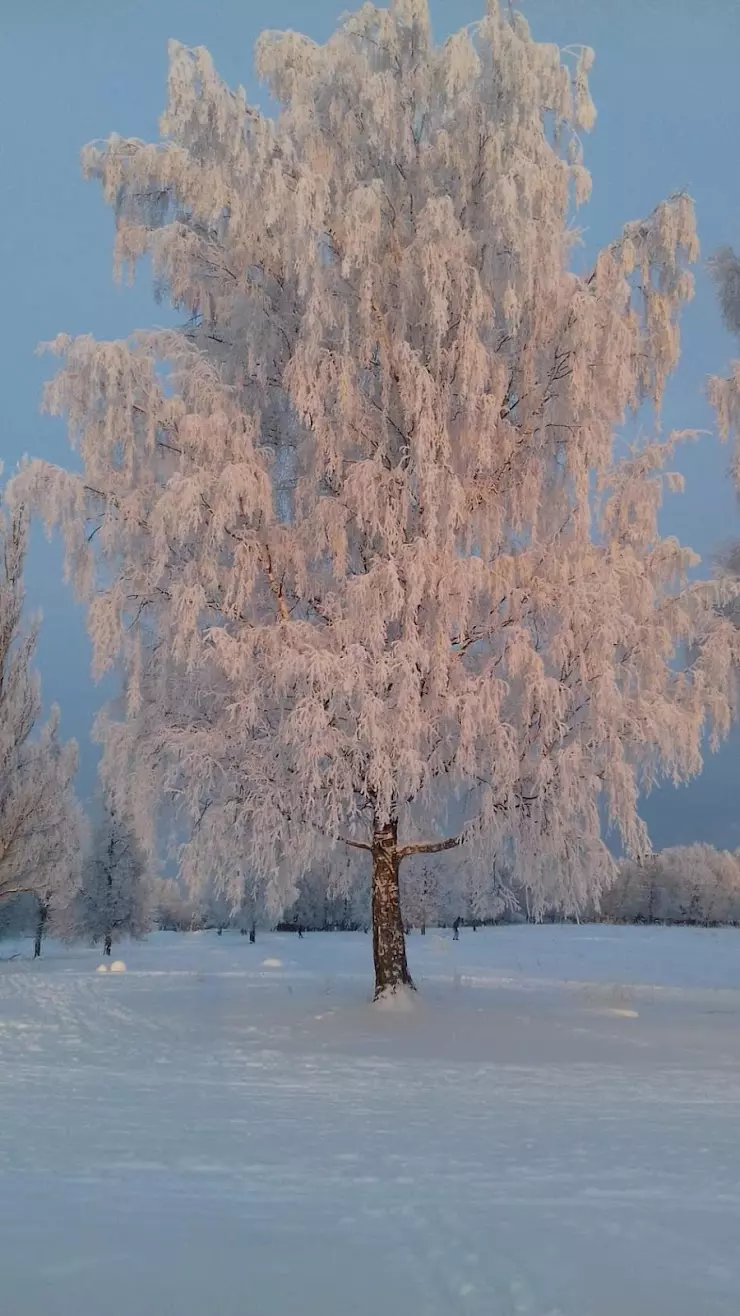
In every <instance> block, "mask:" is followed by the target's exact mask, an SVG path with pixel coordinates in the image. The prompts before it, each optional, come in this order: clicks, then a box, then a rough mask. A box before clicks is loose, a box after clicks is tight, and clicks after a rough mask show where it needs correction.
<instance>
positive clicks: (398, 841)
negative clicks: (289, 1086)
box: [16, 0, 737, 994]
mask: <svg viewBox="0 0 740 1316" xmlns="http://www.w3.org/2000/svg"><path fill="white" fill-rule="evenodd" d="M590 63H591V52H590V51H588V50H583V51H581V52H580V53H578V52H576V54H575V56H573V58H571V56H569V55H565V56H563V57H561V54H560V52H559V51H558V50H557V49H556V48H555V47H553V46H549V45H541V44H538V43H536V42H535V41H534V40H533V39H532V38H531V36H530V33H529V29H528V27H527V24H526V22H525V21H524V19H523V18H522V17H521V16H520V15H518V14H515V13H513V12H502V11H501V9H500V8H499V5H498V4H497V3H496V0H488V6H487V14H486V16H485V17H484V18H483V19H482V20H481V21H480V22H479V23H477V24H474V25H472V26H470V27H467V28H465V29H463V30H462V31H460V32H458V33H456V34H455V35H454V36H452V37H451V38H450V39H449V40H447V41H445V42H444V43H443V44H442V45H440V46H437V45H435V44H434V42H433V40H432V36H431V32H430V24H429V13H428V6H427V3H426V0H393V2H392V3H391V5H390V7H389V8H388V9H382V8H376V7H375V6H373V5H372V4H366V5H363V6H362V8H361V9H360V10H359V11H358V13H356V14H353V15H350V16H349V17H347V18H346V19H345V20H344V21H343V22H342V24H341V26H340V27H339V29H338V31H337V32H336V33H335V34H334V35H333V36H332V37H331V39H330V40H329V41H328V42H327V43H326V44H324V45H318V44H316V43H315V42H313V41H311V40H309V39H308V38H306V37H302V36H299V35H297V34H295V33H292V32H291V33H285V34H274V33H266V34H264V35H263V36H262V38H261V39H260V41H259V43H258V47H257V68H258V72H259V74H260V76H261V77H262V79H263V80H264V82H265V83H266V86H267V89H268V91H269V93H270V95H271V96H272V97H273V98H274V100H275V101H276V102H277V103H278V105H279V113H278V116H277V118H275V119H271V118H269V117H266V116H264V115H262V114H260V113H259V112H258V111H257V110H256V109H253V108H252V107H249V106H248V105H247V104H246V101H245V98H244V95H243V93H242V92H241V91H239V92H236V93H233V92H231V91H230V90H229V89H228V88H227V87H225V86H224V84H223V83H222V82H221V81H220V79H219V78H218V77H217V75H216V73H215V72H214V69H213V66H212V63H211V60H210V58H209V56H208V54H207V52H206V51H204V50H202V49H198V50H188V49H186V48H184V47H183V46H181V45H179V44H177V43H173V44H172V45H171V48H170V72H169V97H168V105H167V109H166V112H165V114H164V116H163V119H162V125H161V128H162V139H161V141H160V142H159V143H156V144H154V145H148V144H146V143H143V142H141V141H138V140H131V139H123V138H120V137H118V136H114V137H111V138H110V140H109V141H108V142H107V143H105V144H103V145H95V146H92V147H89V148H88V149H87V150H86V151H85V154H84V168H85V171H86V173H87V174H88V175H89V176H92V177H95V178H97V179H99V180H100V181H101V183H102V186H103V192H104V196H105V198H106V199H107V201H108V202H109V203H110V204H111V206H112V207H113V209H114V212H115V219H116V243H115V260H116V265H117V267H118V269H119V270H121V269H123V268H124V267H127V266H129V267H131V269H133V267H134V266H135V264H136V262H137V261H138V260H140V259H141V258H143V257H149V258H151V261H152V265H153V270H154V276H155V280H156V286H157V290H158V292H159V293H160V294H161V296H163V297H165V298H166V299H168V300H169V301H170V302H171V304H172V305H173V306H174V307H176V308H178V309H179V310H180V311H181V312H183V313H184V314H185V315H186V317H187V319H186V321H185V323H184V324H183V325H182V327H181V328H179V329H175V330H167V331H155V332H147V333H140V334H137V335H136V336H135V337H134V338H133V339H132V340H131V341H128V342H114V343H97V342H94V341H93V340H92V339H90V338H87V337H85V338H79V339H75V340H71V339H69V338H67V337H61V338H59V339H58V340H57V341H56V343H55V345H54V350H55V351H57V352H58V353H59V354H61V355H62V356H64V358H65V364H64V367H63V369H62V371H61V373H60V374H59V375H58V377H57V378H56V380H55V381H54V383H53V384H52V385H51V386H50V388H49V391H48V394H47V405H48V407H49V409H50V410H51V411H53V412H64V413H66V414H67V416H68V419H69V425H70V430H71V434H72V436H73V438H74V439H75V441H76V442H77V443H78V446H79V453H80V458H81V463H82V474H80V475H77V474H71V473H68V472H66V471H62V470H59V469H56V468H54V467H50V466H49V465H47V464H45V463H33V464H31V465H30V466H29V467H28V468H27V469H26V470H25V471H24V472H23V474H22V475H21V477H20V479H19V480H18V482H17V485H16V491H17V492H16V496H25V497H32V498H33V499H34V501H35V503H36V505H37V506H39V507H41V508H42V509H43V511H44V514H45V516H46V519H47V521H48V523H49V524H50V525H52V524H55V523H56V524H59V525H61V527H62V531H63V534H64V538H65V543H66V551H67V558H68V562H69V564H70V569H71V572H72V575H73V578H74V580H75V582H76V586H77V589H78V591H79V593H80V595H81V596H82V597H83V598H85V599H86V600H87V602H88V604H89V625H90V632H91V635H92V638H93V642H94V647H95V663H96V667H97V669H98V670H99V671H100V670H103V669H105V668H106V667H108V666H110V665H111V664H113V663H119V664H120V667H121V669H122V670H123V671H124V672H125V674H126V708H125V714H124V715H123V716H121V715H119V714H118V713H117V712H116V711H115V710H113V711H111V712H109V714H108V715H107V716H106V717H104V718H103V719H101V723H100V729H99V730H100V736H101V738H102V741H103V746H104V772H105V774H106V779H107V781H108V783H109V787H110V789H111V790H112V791H113V792H114V794H115V795H116V796H117V797H119V798H121V799H122V800H123V801H124V803H125V807H126V808H127V809H130V811H131V816H132V818H133V819H135V823H136V827H137V831H138V833H139V835H140V836H141V837H142V838H143V840H144V841H145V842H146V843H147V844H148V845H149V847H150V848H152V847H153V845H154V839H155V836H156V828H155V817H154V815H155V811H156V806H157V804H158V803H159V802H162V801H171V802H173V807H174V808H176V810H177V811H178V812H179V815H180V818H179V822H178V825H179V826H182V820H183V819H186V820H187V821H188V823H189V824H190V826H191V827H192V834H191V839H190V841H189V842H188V844H187V845H186V847H185V850H184V851H183V854H182V859H183V865H184V871H185V872H186V874H189V875H190V877H191V878H192V880H193V881H195V880H197V875H198V874H199V873H201V872H204V871H213V870H214V869H216V870H218V871H219V872H221V873H222V874H223V875H224V881H225V883H226V884H227V886H228V887H229V888H230V889H232V891H233V892H238V890H239V887H240V883H241V881H242V873H243V871H244V867H245V866H247V867H248V868H249V871H250V872H253V873H254V874H255V876H256V878H257V880H258V881H259V882H260V884H261V886H262V888H263V890H264V893H265V898H266V899H267V900H268V902H270V904H271V905H272V906H273V907H274V908H276V909H278V908H283V907H286V906H289V905H290V904H291V902H292V901H293V900H294V899H295V896H296V891H297V884H298V882H299V881H300V879H301V876H302V875H303V874H305V873H307V872H308V871H310V870H318V871H321V872H323V873H325V874H326V880H327V882H328V883H331V882H333V880H334V879H333V875H332V869H333V866H334V864H335V863H339V864H344V863H345V862H346V850H347V848H349V849H352V850H353V851H354V853H355V858H356V861H357V862H358V863H362V864H365V865H367V872H368V876H369V874H370V871H371V873H372V917H373V950H374V960H375V980H376V994H380V993H381V992H384V991H386V990H395V989H396V988H397V987H398V986H399V985H401V984H408V983H410V976H409V972H408V967H407V963H406V954H405V945H404V935H403V923H402V916H401V908H400V898H399V868H400V865H401V864H402V863H403V862H404V861H405V860H407V859H409V858H411V857H413V856H418V855H429V854H433V853H436V852H440V851H448V850H450V851H452V850H455V851H459V852H460V856H461V858H462V857H463V854H464V860H465V862H464V865H463V868H462V872H463V873H464V874H468V875H469V874H470V872H471V869H472V868H475V867H476V866H477V867H478V869H479V872H480V873H481V874H483V875H486V874H488V875H490V873H491V872H492V868H493V862H494V858H495V857H496V856H497V855H498V854H499V853H505V855H506V858H507V862H509V861H510V862H511V864H512V866H513V868H514V869H515V870H516V871H517V872H518V874H519V876H520V880H521V881H522V882H523V883H526V885H527V887H528V889H529V891H530V893H531V903H532V908H533V910H534V911H535V913H536V911H537V910H539V909H542V908H544V907H545V906H546V905H548V904H555V903H558V904H560V905H561V906H562V907H563V908H565V909H566V910H574V909H577V908H578V907H579V905H580V904H581V903H582V902H583V901H584V900H585V899H586V898H587V897H597V896H598V892H599V891H600V890H601V889H602V888H603V887H605V886H606V885H608V883H609V882H610V880H611V879H612V877H613V874H614V861H613V859H612V857H611V855H610V852H609V850H608V848H607V846H606V845H605V843H604V839H603V836H602V818H608V820H609V821H610V822H611V824H612V825H613V826H614V827H615V828H616V829H617V831H618V833H619V835H620V837H621V840H622V843H623V845H624V847H625V848H626V850H627V852H628V853H630V854H640V853H643V852H646V851H647V849H648V847H649V841H648V837H647V834H646V830H645V826H644V824H643V822H642V821H641V819H640V816H639V812H638V800H639V796H640V792H641V791H642V790H644V789H648V788H649V787H650V786H651V785H652V783H653V782H654V781H655V780H657V778H658V777H659V776H661V775H662V774H667V775H668V776H669V777H671V778H672V779H673V780H674V781H683V780H685V779H686V778H687V777H689V776H690V775H691V774H692V773H695V772H697V771H699V769H700V767H701V761H702V760H701V747H702V742H703V737H704V735H705V731H706V729H707V724H708V722H711V725H712V734H713V736H714V737H715V739H716V738H717V737H719V736H721V735H722V734H723V733H725V732H726V730H727V728H728V724H729V721H730V715H731V689H730V686H731V680H730V668H731V658H732V653H733V644H736V643H737V639H736V636H735V635H734V632H733V631H732V628H731V627H730V626H729V625H728V624H727V623H726V622H725V621H724V620H723V619H722V618H719V617H717V616H716V614H715V612H714V611H713V606H712V605H713V603H714V601H715V597H716V592H715V587H714V586H713V585H711V584H709V583H707V582H698V583H692V584H691V585H687V583H686V576H687V571H688V569H689V568H691V567H693V566H694V565H695V564H696V561H697V559H696V557H695V556H694V555H693V554H692V553H691V552H690V551H689V550H687V549H685V548H682V547H681V546H680V545H679V544H678V543H677V542H676V541H675V540H673V539H662V538H661V537H660V534H659V530H658V524H657V517H658V510H659V505H660V501H661V495H662V489H663V485H664V480H665V471H664V468H665V465H666V462H668V461H669V460H670V456H671V453H672V451H673V447H674V445H675V442H676V438H677V436H672V437H671V438H669V439H667V440H666V441H655V442H653V441H650V442H646V443H645V444H644V445H642V446H640V447H637V448H633V449H628V448H626V447H625V446H624V445H623V446H622V447H621V448H620V450H619V452H618V451H617V450H616V448H615V443H614V431H615V427H617V426H619V425H620V424H621V423H622V422H623V421H624V420H625V418H626V417H627V415H628V414H629V413H630V412H632V411H634V410H636V409H637V408H639V407H640V406H641V405H642V404H643V403H644V404H645V405H646V406H647V407H653V408H654V410H655V411H656V412H657V410H658V409H659V407H660V402H661V398H662V394H663V389H664V385H665V381H666V378H667V377H668V375H669V373H670V372H671V370H672V369H673V368H674V367H675V365H676V363H677V361H678V357H679V336H678V314H679V311H680V308H681V306H682V304H683V303H684V302H685V301H686V300H687V298H688V297H690V295H691V291H692V280H691V276H690V274H689V273H688V272H687V269H686V265H687V262H690V261H691V260H693V259H694V258H695V256H696V252H697V244H696V237H695V230H694V219H693V212H692V206H691V202H690V201H689V199H688V197H686V196H675V197H673V198H671V199H670V200H668V201H666V202H662V203H661V204H660V205H659V206H658V207H657V208H656V209H655V211H654V212H653V213H652V214H651V215H649V216H648V217H647V218H646V219H644V220H641V221H638V222H634V223H630V224H628V225H627V226H626V227H625V229H624V230H623V232H622V234H621V236H619V237H618V238H617V239H616V240H615V241H614V242H613V243H611V244H610V245H609V246H608V247H606V248H605V249H604V250H603V251H602V252H601V253H600V255H599V256H598V259H597V261H596V263H595V265H594V267H593V268H592V269H590V270H589V271H587V272H586V273H583V274H578V273H575V272H573V271H572V270H571V268H570V266H571V256H572V248H573V245H574V243H575V241H576V240H577V233H576V230H575V227H574V224H573V217H574V212H575V208H576V207H577V205H578V204H579V202H581V201H582V200H584V198H585V197H586V196H587V195H588V190H589V185H590V183H589V176H588V174H587V172H586V170H585V168H584V166H583V163H582V152H581V145H580V141H579V137H578V132H579V130H580V129H587V128H589V127H590V125H591V123H592V120H593V117H594V111H593V106H592V103H591V100H590V96H589V92H588V81H587V79H588V69H589V66H590ZM669 479H670V482H671V487H675V485H676V484H677V483H678V477H669ZM687 654H688V655H689V656H685V655H687ZM465 880H466V881H467V880H468V878H467V877H466V879H465Z"/></svg>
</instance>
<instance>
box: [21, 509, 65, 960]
mask: <svg viewBox="0 0 740 1316" xmlns="http://www.w3.org/2000/svg"><path fill="white" fill-rule="evenodd" d="M27 539H28V518H27V515H26V512H25V510H24V508H23V507H19V508H18V509H17V510H16V511H15V513H13V514H12V515H9V514H7V513H6V512H4V511H2V512H0V903H2V902H3V901H6V900H10V899H12V898H13V897H15V896H19V895H33V896H35V897H36V899H37V901H38V923H37V930H36V941H35V953H36V954H37V955H38V954H40V953H41V938H42V936H43V932H44V929H45V926H46V922H47V919H48V916H49V913H50V911H51V909H52V907H53V906H54V905H55V904H57V905H59V904H62V903H64V902H65V901H66V900H67V899H69V897H70V894H71V892H72V891H73V889H74V887H75V885H76V883H77V881H78V879H79V868H80V851H81V846H82V833H83V818H82V813H81V810H80V807H79V805H78V803H77V799H76V796H75V790H74V777H75V773H76V770H77V746H76V744H75V742H74V741H68V742H67V743H66V744H62V743H61V742H60V740H59V713H58V710H57V709H56V708H55V709H53V710H52V712H51V716H50V717H49V719H48V721H47V722H46V723H44V724H43V725H40V716H41V687H40V683H39V679H38V676H37V674H36V673H35V672H34V670H33V660H34V655H35V651H36V638H37V633H38V632H37V625H36V623H35V622H33V621H31V622H27V621H26V620H25V619H24V605H25V590H24V584H23V568H24V563H25V557H26V544H27Z"/></svg>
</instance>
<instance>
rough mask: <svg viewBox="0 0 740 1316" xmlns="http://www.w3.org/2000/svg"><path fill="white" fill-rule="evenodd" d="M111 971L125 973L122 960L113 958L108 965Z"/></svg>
mask: <svg viewBox="0 0 740 1316" xmlns="http://www.w3.org/2000/svg"><path fill="white" fill-rule="evenodd" d="M110 971H111V973H125V972H126V965H125V964H124V962H123V960H114V961H113V963H112V964H111V966H110Z"/></svg>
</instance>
